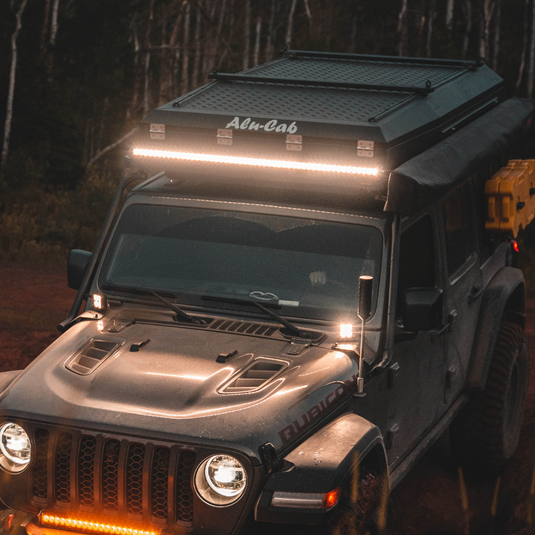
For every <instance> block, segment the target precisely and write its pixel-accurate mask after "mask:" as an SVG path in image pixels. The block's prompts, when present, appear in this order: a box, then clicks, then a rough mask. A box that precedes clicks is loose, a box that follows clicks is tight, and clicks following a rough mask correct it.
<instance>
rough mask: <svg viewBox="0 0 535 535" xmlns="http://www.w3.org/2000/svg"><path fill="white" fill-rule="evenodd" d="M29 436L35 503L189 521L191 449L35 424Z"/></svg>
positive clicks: (156, 519)
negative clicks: (33, 447) (32, 443)
mask: <svg viewBox="0 0 535 535" xmlns="http://www.w3.org/2000/svg"><path fill="white" fill-rule="evenodd" d="M34 439H35V444H36V457H35V463H34V465H33V467H32V474H31V477H32V487H31V488H32V494H33V497H32V498H33V501H34V502H36V503H38V504H39V505H40V506H42V507H47V506H48V507H50V506H52V505H55V506H56V507H59V508H61V509H63V510H66V509H70V510H71V511H72V512H73V513H76V511H79V512H85V513H92V514H96V515H98V514H101V513H102V514H108V515H110V514H112V515H124V516H126V517H127V518H130V519H132V520H143V521H145V522H146V521H149V522H152V523H155V524H159V525H165V524H168V523H170V522H179V523H192V522H193V490H192V486H191V475H192V471H193V468H194V465H195V453H194V452H191V451H187V450H182V449H181V448H180V447H176V446H175V447H172V448H169V447H166V446H153V445H152V444H142V443H139V442H130V441H128V440H117V439H115V438H111V437H103V436H101V435H98V436H93V435H89V434H81V433H77V432H72V433H67V432H60V433H57V434H51V433H50V432H49V431H48V430H46V429H36V430H35V433H34ZM50 459H52V460H53V462H52V464H51V463H50Z"/></svg>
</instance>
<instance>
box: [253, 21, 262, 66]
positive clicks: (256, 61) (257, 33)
mask: <svg viewBox="0 0 535 535" xmlns="http://www.w3.org/2000/svg"><path fill="white" fill-rule="evenodd" d="M261 32H262V17H256V26H255V41H254V52H253V64H254V65H258V64H259V63H260V35H261Z"/></svg>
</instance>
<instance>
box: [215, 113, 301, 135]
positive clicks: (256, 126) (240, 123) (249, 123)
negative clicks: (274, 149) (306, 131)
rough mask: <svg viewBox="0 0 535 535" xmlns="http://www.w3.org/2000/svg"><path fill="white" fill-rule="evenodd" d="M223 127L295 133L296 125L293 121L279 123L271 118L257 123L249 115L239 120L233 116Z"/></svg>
mask: <svg viewBox="0 0 535 535" xmlns="http://www.w3.org/2000/svg"><path fill="white" fill-rule="evenodd" d="M225 128H235V129H236V130H264V132H285V133H287V134H295V133H296V132H297V125H296V124H295V121H294V122H293V123H290V124H287V123H279V122H278V121H277V119H271V120H270V121H268V122H267V123H265V124H260V123H257V122H256V121H253V120H252V119H251V118H250V117H247V118H245V119H243V120H240V118H239V117H234V119H233V120H232V121H230V123H228V124H227V126H225Z"/></svg>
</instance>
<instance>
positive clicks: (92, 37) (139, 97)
mask: <svg viewBox="0 0 535 535" xmlns="http://www.w3.org/2000/svg"><path fill="white" fill-rule="evenodd" d="M533 1H535V0H528V1H527V3H526V0H508V1H507V5H505V1H504V0H454V2H453V4H452V3H451V2H436V0H381V1H380V2H363V1H362V0H339V1H337V2H333V1H329V0H121V1H120V2H110V1H109V0H69V1H67V0H29V1H28V4H27V7H26V9H25V11H24V14H23V16H22V29H21V31H20V34H19V35H18V39H17V48H18V55H17V58H18V59H17V69H16V89H15V100H14V114H13V122H12V128H11V139H10V147H9V158H8V161H7V163H6V165H5V166H4V167H3V169H2V170H1V171H0V222H1V223H2V231H0V252H3V253H4V254H5V253H7V252H9V254H19V253H20V252H21V251H27V250H28V249H29V248H30V249H31V248H36V247H37V248H38V249H43V248H44V247H45V246H44V244H45V243H48V244H50V247H52V248H53V247H73V246H75V245H76V244H82V243H83V244H87V243H88V242H90V241H91V239H90V238H89V237H88V234H91V235H94V234H95V233H96V230H95V229H98V226H99V225H100V220H99V219H95V218H92V217H90V216H87V220H83V214H84V213H85V214H89V213H90V208H87V209H86V208H84V209H82V210H76V209H73V208H72V206H75V204H73V203H75V202H76V201H75V199H77V200H78V201H79V202H82V200H84V199H86V197H84V195H86V196H88V195H89V190H91V188H96V187H97V184H98V183H99V181H102V182H103V183H105V184H108V180H107V178H104V177H109V176H110V175H111V176H114V177H115V176H117V174H118V171H116V169H117V167H118V166H119V162H120V161H121V156H122V154H123V153H124V151H125V150H126V149H127V147H126V144H125V143H123V145H122V146H119V148H118V149H115V150H113V151H110V152H108V153H106V154H105V156H102V157H101V151H102V150H103V149H104V148H106V147H107V146H109V145H111V144H112V143H114V142H115V141H117V140H118V139H120V138H121V137H122V136H123V135H125V134H126V133H127V132H129V131H130V130H132V128H134V127H135V125H136V124H137V122H138V121H139V119H140V118H141V117H142V116H143V115H144V114H145V113H146V112H148V111H149V110H150V109H152V108H154V107H156V106H158V105H161V104H163V103H164V102H167V101H169V100H171V99H173V98H175V97H177V96H179V95H180V94H183V93H185V92H187V91H190V90H193V89H195V88H196V87H198V86H199V85H202V84H204V83H206V81H207V78H206V74H207V73H208V72H209V71H210V70H211V69H212V68H213V67H216V68H217V69H218V70H220V71H225V72H236V71H239V70H242V69H243V68H246V67H251V66H253V65H254V64H255V63H256V62H264V61H269V60H271V59H274V58H276V57H278V52H279V51H280V50H281V49H283V48H284V47H285V46H286V45H288V46H289V47H290V48H295V49H305V50H306V49H309V50H323V51H337V52H353V53H363V54H385V55H398V54H400V53H402V54H405V55H409V56H410V55H412V56H426V55H431V56H434V57H439V58H440V57H450V58H468V59H470V58H472V59H473V58H476V57H478V56H479V54H480V53H481V51H482V50H483V51H484V55H486V57H487V59H488V60H489V61H490V62H491V63H492V64H493V65H494V64H496V66H497V71H498V73H499V74H501V75H502V76H503V77H504V78H505V81H506V87H507V89H508V92H509V94H512V93H514V92H515V91H516V92H517V93H518V94H519V95H525V94H526V92H529V87H527V85H526V80H527V79H528V78H529V76H528V74H529V72H530V71H529V68H530V65H531V68H533V62H534V61H535V59H534V57H532V56H535V54H531V55H530V54H524V58H525V65H526V68H525V69H524V70H523V71H522V69H521V66H522V57H523V53H524V52H526V51H527V43H528V39H527V38H528V37H529V35H530V32H529V27H528V26H529V25H527V24H526V26H525V29H524V27H521V26H522V25H521V24H519V21H521V22H523V21H524V20H526V21H527V15H528V11H529V10H531V6H529V10H526V9H527V8H526V6H528V5H529V3H530V2H533ZM20 2H21V0H11V1H10V2H0V80H1V81H2V82H0V124H1V125H3V124H4V121H5V118H6V108H5V104H4V103H5V102H6V100H7V94H8V83H7V81H8V79H9V73H10V67H11V59H12V55H11V36H12V34H13V31H14V28H15V13H16V10H17V8H18V6H19V5H20ZM446 4H448V5H451V4H452V5H453V6H454V12H453V18H452V19H451V24H449V23H448V22H447V12H446ZM404 5H406V6H407V10H406V12H404V13H405V14H404V15H403V16H402V12H403V9H402V8H403V6H404ZM500 5H502V9H501V11H499V10H498V7H499V6H500ZM55 6H57V7H58V19H57V25H55V24H54V18H53V15H52V13H53V12H54V7H55ZM489 6H490V7H491V8H492V9H493V15H492V17H491V19H490V26H489V27H488V29H489V30H490V31H491V35H492V38H491V42H486V41H485V33H484V27H485V24H484V22H485V9H489ZM529 12H530V11H529ZM498 23H499V24H498ZM498 27H499V28H500V31H499V32H498ZM56 30H57V31H56ZM496 36H497V37H499V39H496V38H495V37H496ZM487 41H488V39H487ZM257 44H258V45H257ZM520 74H522V76H520V80H521V84H520V85H519V87H518V90H517V88H516V87H515V86H516V85H517V79H518V78H519V75H520ZM4 80H6V83H4ZM528 85H529V84H528ZM95 158H97V160H96V165H97V166H98V167H97V168H95V169H90V168H89V167H88V164H89V162H92V161H93V160H94V159H95ZM108 195H109V192H108V186H107V185H106V187H105V191H104V193H103V194H102V196H103V198H107V196H108ZM89 196H90V195H89ZM87 200H89V199H87ZM78 206H80V205H78ZM98 210H103V208H102V207H100V204H99V208H98ZM99 213H100V212H99ZM59 214H63V218H62V217H59ZM71 215H72V216H73V217H74V220H73V223H72V224H70V223H69V224H67V221H68V218H67V216H69V217H70V216H71ZM84 225H87V228H85V227H84Z"/></svg>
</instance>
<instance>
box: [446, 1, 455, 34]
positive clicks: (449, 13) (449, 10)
mask: <svg viewBox="0 0 535 535" xmlns="http://www.w3.org/2000/svg"><path fill="white" fill-rule="evenodd" d="M454 9H455V0H448V3H447V4H446V28H447V29H448V32H450V33H451V31H452V30H453V14H454Z"/></svg>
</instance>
